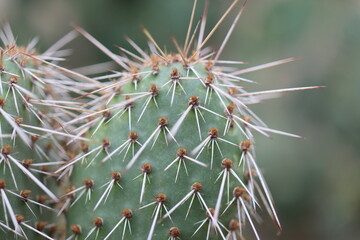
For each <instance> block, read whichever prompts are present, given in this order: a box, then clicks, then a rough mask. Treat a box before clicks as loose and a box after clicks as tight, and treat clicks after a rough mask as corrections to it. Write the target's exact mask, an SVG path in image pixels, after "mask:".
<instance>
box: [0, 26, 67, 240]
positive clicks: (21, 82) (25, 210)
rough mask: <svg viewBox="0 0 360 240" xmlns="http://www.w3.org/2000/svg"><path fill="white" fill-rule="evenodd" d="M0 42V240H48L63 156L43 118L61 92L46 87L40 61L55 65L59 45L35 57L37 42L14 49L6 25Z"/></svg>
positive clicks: (48, 120)
mask: <svg viewBox="0 0 360 240" xmlns="http://www.w3.org/2000/svg"><path fill="white" fill-rule="evenodd" d="M0 37H1V40H2V42H3V46H2V47H1V48H0V81H1V82H0V141H1V142H0V144H1V153H0V168H1V173H0V198H1V203H2V204H1V207H0V239H14V238H19V237H20V238H25V239H39V238H42V237H44V238H46V239H52V238H51V237H50V236H51V235H54V233H55V230H56V225H55V224H54V223H55V222H54V219H55V218H54V217H55V216H56V211H55V209H54V207H55V204H56V202H57V201H58V197H57V196H56V195H57V191H58V190H56V187H57V186H56V184H55V181H54V180H53V179H52V178H51V177H50V176H51V173H52V171H53V167H54V165H55V164H57V163H59V162H60V160H56V159H59V156H61V151H60V152H58V151H55V149H60V145H59V143H58V142H57V140H56V139H55V138H54V136H53V135H52V134H53V133H56V131H55V130H50V129H51V125H53V126H54V125H55V124H54V122H55V119H53V118H52V117H50V115H49V116H47V115H46V112H48V113H50V112H51V113H52V114H54V113H55V112H54V111H52V110H51V109H49V108H48V107H47V106H48V105H49V104H50V102H52V100H53V98H54V97H55V95H57V94H58V93H60V92H59V91H52V90H51V84H47V83H46V78H54V79H56V77H55V75H53V74H51V72H52V71H54V70H53V69H51V68H49V67H48V66H47V65H45V64H43V63H41V61H39V60H40V59H46V60H54V59H56V58H57V56H56V54H57V50H58V47H61V46H62V43H61V42H59V43H58V46H56V47H54V48H53V49H50V50H51V51H49V52H45V53H43V54H39V53H37V52H36V51H35V50H34V45H35V43H36V39H34V40H33V41H31V42H30V43H29V44H28V45H27V46H24V47H22V46H18V45H16V42H15V38H14V36H13V34H12V31H11V29H10V26H9V25H8V24H5V26H4V29H3V30H0ZM33 57H37V58H39V60H35V59H34V58H33ZM50 76H51V77H50ZM62 151H64V150H62ZM41 236H42V237H41Z"/></svg>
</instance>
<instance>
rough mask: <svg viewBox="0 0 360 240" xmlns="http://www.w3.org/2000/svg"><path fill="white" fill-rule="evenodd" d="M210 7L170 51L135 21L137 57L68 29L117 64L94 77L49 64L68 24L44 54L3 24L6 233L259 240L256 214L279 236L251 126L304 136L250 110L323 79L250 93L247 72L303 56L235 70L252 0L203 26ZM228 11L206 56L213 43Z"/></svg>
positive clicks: (1, 163)
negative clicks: (228, 56) (140, 37)
mask: <svg viewBox="0 0 360 240" xmlns="http://www.w3.org/2000/svg"><path fill="white" fill-rule="evenodd" d="M208 3H209V1H206V5H205V8H204V13H203V16H202V18H201V20H200V21H199V23H198V24H196V25H195V24H193V22H194V18H195V12H196V11H195V10H196V7H197V0H195V1H194V7H193V10H192V13H191V17H190V24H189V28H188V31H187V34H186V36H185V42H184V44H183V46H182V47H180V45H179V43H178V41H177V40H176V39H175V38H172V41H173V43H174V46H175V48H176V50H177V52H175V53H168V52H165V51H163V50H162V48H160V47H159V45H158V44H157V43H156V41H155V39H154V38H153V37H152V35H151V34H150V32H149V31H148V30H147V29H145V28H143V32H144V34H145V35H146V37H147V39H148V44H149V51H146V50H142V49H141V48H140V47H139V46H138V45H137V44H136V43H135V42H134V41H133V40H131V39H130V38H127V41H128V42H129V44H130V45H131V46H132V47H133V48H134V49H135V53H132V52H131V51H129V50H127V49H124V48H121V47H120V48H119V49H120V51H121V55H118V54H115V53H113V52H111V51H110V50H108V49H107V48H106V47H105V46H104V45H102V44H101V43H100V42H98V41H97V40H96V39H95V38H94V37H93V36H91V35H90V34H89V33H88V32H86V31H85V30H84V29H82V28H80V27H78V26H74V27H75V30H76V31H77V32H79V33H80V34H82V35H83V36H84V37H85V38H87V39H88V40H89V41H90V42H92V43H93V44H94V45H95V46H97V47H98V48H99V49H100V50H101V51H103V52H104V53H105V54H106V55H108V56H109V57H110V58H111V59H112V60H113V61H114V62H116V63H117V64H118V65H119V66H120V67H121V68H122V69H123V70H122V71H121V72H119V71H115V72H112V73H110V74H103V75H101V76H97V77H96V78H91V77H89V76H85V75H82V74H81V73H77V72H74V71H71V70H69V69H65V68H63V67H60V66H59V65H57V62H58V61H61V60H63V56H64V53H65V54H66V53H67V52H66V51H65V52H64V51H60V50H59V49H60V48H62V46H64V45H65V44H66V43H67V42H68V41H70V40H72V39H73V38H74V37H75V36H76V33H75V31H73V32H70V33H69V34H68V35H66V36H65V37H64V38H62V39H61V40H59V41H58V42H57V43H55V44H54V45H53V46H52V47H50V48H49V49H48V50H47V51H45V52H44V53H41V54H40V53H38V52H37V51H36V50H34V46H35V43H36V40H35V39H34V40H33V41H31V42H30V43H29V44H28V45H27V46H25V47H21V46H18V45H16V42H15V38H14V37H13V34H12V32H11V29H10V27H9V25H8V24H5V26H4V29H3V30H1V31H0V38H1V40H2V41H3V45H4V46H3V47H1V48H0V81H1V82H0V140H1V153H0V156H1V157H0V167H2V168H3V169H4V171H2V173H1V175H0V198H1V201H2V205H1V208H0V230H2V231H0V238H1V239H13V238H14V237H15V238H18V237H20V238H25V239H39V238H46V239H55V238H56V239H65V235H67V239H68V240H71V239H120V238H121V239H147V240H151V239H168V240H179V239H190V238H192V237H193V238H194V239H207V240H208V239H224V240H225V239H231V240H235V239H245V237H246V238H247V237H248V236H249V237H250V238H253V239H260V235H259V233H258V231H257V225H259V223H260V222H261V221H262V220H261V217H260V215H263V214H261V213H260V212H265V213H266V214H267V215H269V218H270V219H271V220H272V221H273V223H274V225H275V227H276V229H277V231H278V232H280V231H281V225H280V220H279V218H278V216H277V213H276V210H275V205H274V202H273V198H272V196H271V193H270V191H269V189H268V187H267V184H266V181H265V178H264V176H263V173H262V171H261V168H260V166H259V165H258V161H261V160H260V159H259V160H258V159H256V156H255V136H256V135H255V134H258V133H260V134H261V135H264V136H266V137H269V136H270V134H281V135H285V136H288V137H295V138H302V137H301V136H298V135H296V134H291V133H286V132H283V131H280V130H275V129H272V128H269V127H268V126H267V125H266V124H265V123H264V122H263V121H262V120H261V119H260V118H259V117H258V116H257V115H256V114H255V113H254V112H253V111H252V110H251V109H250V108H249V106H248V105H249V104H254V103H258V102H260V101H262V100H265V99H267V98H268V97H273V96H272V94H274V93H276V94H278V93H282V92H287V91H297V90H306V89H314V88H319V87H303V88H290V89H276V90H266V91H259V92H247V91H245V90H244V88H243V86H245V85H244V84H252V83H254V82H253V81H252V80H250V79H246V78H244V77H242V74H244V73H248V72H253V71H257V70H261V69H265V68H268V67H272V66H277V65H280V64H284V63H289V62H292V61H294V60H297V58H288V59H283V60H278V61H274V62H270V63H266V64H262V65H258V66H253V67H248V68H240V69H237V68H234V67H233V66H239V65H240V66H241V64H244V62H241V61H228V60H221V59H220V56H221V54H222V52H223V49H224V47H225V46H226V43H227V41H228V40H229V38H230V36H231V34H232V32H233V30H234V28H235V26H236V24H237V22H238V20H239V18H240V16H241V14H242V12H243V10H244V7H245V4H246V1H245V3H244V4H243V5H242V6H241V7H240V6H238V3H239V1H238V0H234V1H233V2H232V3H231V4H230V6H229V8H228V9H227V10H226V12H225V13H224V14H223V15H222V17H221V18H220V19H219V20H218V22H217V23H216V25H215V26H214V27H213V28H212V30H211V31H210V32H209V33H208V34H205V29H206V18H207V17H206V16H207V10H208ZM236 8H239V9H238V13H237V15H236V16H235V18H234V20H233V23H232V24H231V26H230V28H229V31H228V32H227V34H226V36H225V38H224V40H223V41H222V43H221V45H220V47H219V48H218V49H217V50H216V51H215V50H211V49H210V48H209V47H207V43H208V41H209V39H210V38H211V37H212V36H213V34H214V33H215V31H216V30H217V29H218V28H219V26H220V25H221V24H222V23H223V21H224V19H226V18H227V17H228V15H229V14H230V12H231V11H233V10H234V9H236ZM194 25H195V27H194ZM192 46H194V47H193V48H192ZM229 65H230V66H231V67H229ZM90 68H92V67H91V66H90ZM91 72H96V71H95V70H93V69H92V70H91ZM254 133H255V134H254ZM55 180H57V181H55ZM65 188H66V189H65ZM259 209H260V211H259ZM65 225H66V226H65ZM65 228H66V230H65Z"/></svg>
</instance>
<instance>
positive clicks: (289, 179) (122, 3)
mask: <svg viewBox="0 0 360 240" xmlns="http://www.w3.org/2000/svg"><path fill="white" fill-rule="evenodd" d="M199 2H200V3H199V6H202V5H203V4H202V3H203V1H199ZM210 2H211V4H210V16H209V21H210V24H209V25H210V26H212V25H213V23H215V21H216V20H217V19H218V18H219V16H220V14H221V13H222V12H224V10H225V8H226V5H227V4H224V2H228V1H220V0H219V1H214V0H211V1H210ZM191 6H192V1H190V0H181V1H180V0H151V1H141V0H119V1H115V0H102V1H99V0H98V1H95V0H77V1H73V0H63V1H60V0H57V1H55V0H54V1H45V0H32V1H28V0H0V17H1V19H8V20H9V21H10V22H11V25H12V26H13V29H14V30H15V32H17V33H18V36H19V37H18V39H19V40H20V42H21V40H24V42H26V41H28V40H29V39H30V37H32V36H34V35H38V36H40V38H41V39H42V40H43V42H42V44H43V45H44V46H48V45H49V44H50V42H53V41H54V40H55V39H57V38H59V37H61V36H62V35H63V34H65V33H66V32H67V31H69V30H70V29H71V27H70V25H69V24H70V23H71V22H73V23H76V24H78V25H80V26H82V27H84V28H85V29H86V30H87V31H89V32H90V33H91V34H93V35H94V36H95V37H96V38H97V39H98V40H99V41H101V42H102V43H104V44H105V45H106V46H108V47H109V48H111V49H113V50H115V47H114V45H115V44H116V45H125V46H128V45H127V44H126V43H125V41H124V40H123V35H124V34H126V35H128V36H130V37H131V38H133V39H134V40H136V41H137V42H138V43H139V44H140V45H142V46H145V44H146V42H145V37H143V36H142V34H141V31H140V26H141V25H145V26H146V27H147V28H148V29H149V30H150V31H151V32H152V34H153V36H154V37H155V38H156V39H157V40H158V42H159V44H160V45H161V46H164V45H167V46H169V47H168V48H167V49H168V50H169V51H170V50H172V49H173V47H172V45H171V41H170V38H169V36H170V34H174V35H175V36H176V37H177V38H178V39H179V40H180V42H181V40H183V39H184V35H185V33H186V28H187V24H188V19H189V15H190V11H191ZM201 8H202V7H201ZM198 11H199V12H198V13H199V14H198V16H199V15H200V11H201V10H200V8H199V9H198ZM229 24H230V22H229V21H225V23H224V26H223V27H222V28H221V30H220V31H219V32H218V33H217V34H216V35H215V39H213V40H212V41H213V42H219V41H221V40H222V39H223V37H224V34H225V33H226V30H227V29H228V27H229ZM359 26H360V2H359V1H357V0H348V1H337V0H318V1H313V0H303V1H286V0H273V1H249V2H248V4H247V7H246V9H245V12H244V14H243V16H242V17H241V19H240V22H239V25H238V26H237V28H236V31H235V32H234V35H233V37H232V38H231V40H230V42H229V45H228V46H227V48H226V49H225V52H224V54H223V58H224V59H232V60H243V61H247V62H249V64H250V65H255V64H261V63H265V62H269V61H273V60H277V59H282V58H286V57H290V56H302V57H303V58H302V59H301V60H300V61H298V62H295V63H290V64H288V65H283V66H279V67H276V68H272V69H268V70H264V71H261V72H257V73H252V74H249V75H247V76H246V77H248V78H250V79H253V80H256V81H258V82H259V84H261V89H273V88H284V87H294V86H308V85H325V86H327V88H326V89H321V90H313V91H308V92H296V93H291V94H285V95H284V96H283V97H282V98H280V99H275V100H269V101H272V102H271V105H270V103H267V102H264V103H263V104H260V105H258V106H254V107H255V110H256V112H257V113H258V114H259V115H260V116H264V120H265V121H266V122H267V123H268V124H269V126H271V127H273V128H276V129H281V130H285V131H290V132H294V133H298V134H302V135H303V136H305V137H307V140H305V141H301V140H294V139H288V138H286V137H279V136H274V138H273V139H272V140H270V141H269V140H268V139H261V138H260V140H258V159H259V160H260V161H262V162H261V165H262V166H263V167H264V170H265V174H266V178H267V180H268V182H269V185H270V188H271V189H272V192H273V195H274V198H275V202H276V203H277V208H278V211H279V213H280V218H281V220H282V223H283V225H284V232H283V234H282V235H281V236H280V237H276V236H275V230H274V229H273V228H272V227H273V226H272V225H271V223H270V221H269V220H268V219H266V221H265V224H264V228H263V229H264V232H266V233H262V235H265V236H267V237H266V239H271V236H274V237H273V238H272V239H293V240H294V239H295V240H296V239H359V238H360V230H359V228H358V226H359V224H360V188H359V184H358V183H359V182H360V174H359V173H360V161H359V160H360V159H359V156H360V147H359V146H360V134H359V133H360V111H359V105H360V93H359V90H360V67H359V66H360V28H359ZM217 46H218V45H217ZM72 48H73V49H75V51H74V56H73V57H72V58H71V59H70V60H69V62H68V63H67V66H68V67H78V66H81V65H86V64H91V63H97V62H101V61H106V59H107V58H106V57H105V56H103V55H102V54H101V53H100V52H99V51H97V50H95V48H94V47H93V46H91V45H90V44H89V43H87V42H86V41H85V40H84V39H78V40H76V41H75V42H74V43H73V45H72ZM249 88H253V89H256V88H257V86H251V85H249Z"/></svg>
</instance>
